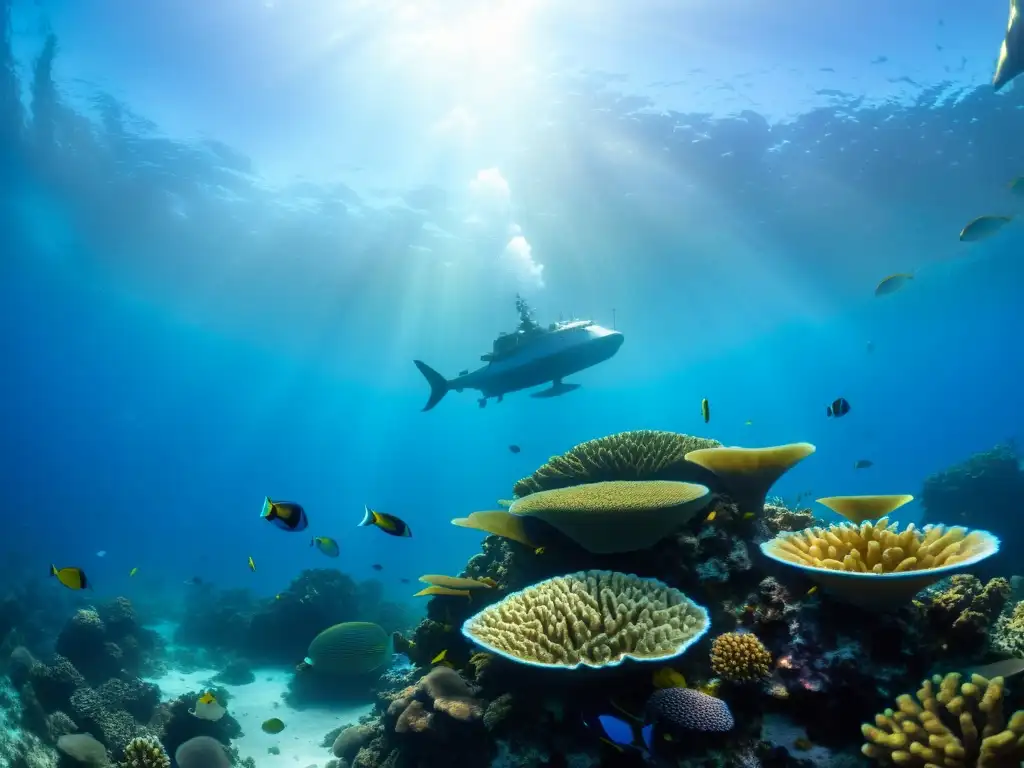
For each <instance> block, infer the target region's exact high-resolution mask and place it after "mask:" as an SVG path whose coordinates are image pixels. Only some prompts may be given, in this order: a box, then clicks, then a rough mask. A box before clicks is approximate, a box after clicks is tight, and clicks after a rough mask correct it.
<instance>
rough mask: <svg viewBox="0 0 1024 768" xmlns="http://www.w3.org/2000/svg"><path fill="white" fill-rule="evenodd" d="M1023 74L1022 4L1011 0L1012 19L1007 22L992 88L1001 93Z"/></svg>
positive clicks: (1023, 32) (1023, 33)
mask: <svg viewBox="0 0 1024 768" xmlns="http://www.w3.org/2000/svg"><path fill="white" fill-rule="evenodd" d="M1021 72H1024V22H1022V21H1021V18H1020V3H1019V2H1018V0H1010V18H1009V20H1008V21H1007V22H1006V36H1005V37H1004V38H1003V44H1002V45H1001V46H999V59H998V61H996V72H995V74H994V75H993V76H992V88H993V89H994V90H996V91H999V89H1000V88H1002V87H1003V86H1004V85H1006V84H1007V83H1008V82H1010V81H1011V80H1013V78H1015V77H1016V76H1017V75H1019V74H1020V73H1021Z"/></svg>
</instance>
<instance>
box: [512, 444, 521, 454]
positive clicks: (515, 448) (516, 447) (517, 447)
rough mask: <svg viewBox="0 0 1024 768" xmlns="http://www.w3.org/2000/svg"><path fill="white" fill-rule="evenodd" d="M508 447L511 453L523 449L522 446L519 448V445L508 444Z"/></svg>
mask: <svg viewBox="0 0 1024 768" xmlns="http://www.w3.org/2000/svg"><path fill="white" fill-rule="evenodd" d="M508 449H509V450H510V451H511V452H512V453H519V452H520V451H521V450H523V449H522V448H520V447H519V446H518V445H510V446H509V447H508Z"/></svg>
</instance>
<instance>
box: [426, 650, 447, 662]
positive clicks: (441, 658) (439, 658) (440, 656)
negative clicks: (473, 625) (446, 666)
mask: <svg viewBox="0 0 1024 768" xmlns="http://www.w3.org/2000/svg"><path fill="white" fill-rule="evenodd" d="M447 655H448V649H447V648H445V649H444V650H443V651H441V652H440V653H439V654H437V656H435V657H434V658H432V659H431V660H430V663H431V664H437V662H439V661H444V659H445V657H446V656H447Z"/></svg>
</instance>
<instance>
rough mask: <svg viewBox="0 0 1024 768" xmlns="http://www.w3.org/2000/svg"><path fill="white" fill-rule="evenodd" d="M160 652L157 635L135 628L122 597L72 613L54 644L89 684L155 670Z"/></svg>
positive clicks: (141, 628) (129, 604) (136, 623)
mask: <svg viewBox="0 0 1024 768" xmlns="http://www.w3.org/2000/svg"><path fill="white" fill-rule="evenodd" d="M160 650H161V649H160V640H159V636H158V635H157V634H156V633H155V632H153V631H151V630H148V629H145V628H143V627H140V626H139V624H138V622H137V621H136V618H135V611H134V609H133V608H132V604H131V602H130V601H129V600H128V599H127V598H124V597H119V598H116V599H115V600H113V601H112V602H110V603H107V604H104V605H101V606H100V607H99V608H95V609H94V608H82V609H79V610H78V611H76V612H75V614H74V615H73V616H72V617H71V619H69V620H68V622H67V623H66V624H65V625H64V627H63V629H61V631H60V634H59V635H58V636H57V644H56V651H57V653H58V654H60V655H61V656H63V657H65V658H66V659H67V660H68V661H70V662H71V664H72V665H73V666H74V667H75V669H77V670H78V671H79V672H80V673H81V674H82V676H83V677H84V678H85V679H86V681H87V682H88V683H90V684H91V685H99V684H101V683H104V682H106V681H107V680H109V679H110V678H112V677H119V676H121V677H136V676H139V675H142V674H146V673H151V672H154V671H156V670H157V669H158V665H157V661H156V659H157V657H158V656H159V655H160Z"/></svg>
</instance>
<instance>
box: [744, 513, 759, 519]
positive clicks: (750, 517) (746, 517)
mask: <svg viewBox="0 0 1024 768" xmlns="http://www.w3.org/2000/svg"><path fill="white" fill-rule="evenodd" d="M755 517H757V514H756V513H755V512H744V513H743V519H744V520H753V519H754V518H755Z"/></svg>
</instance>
